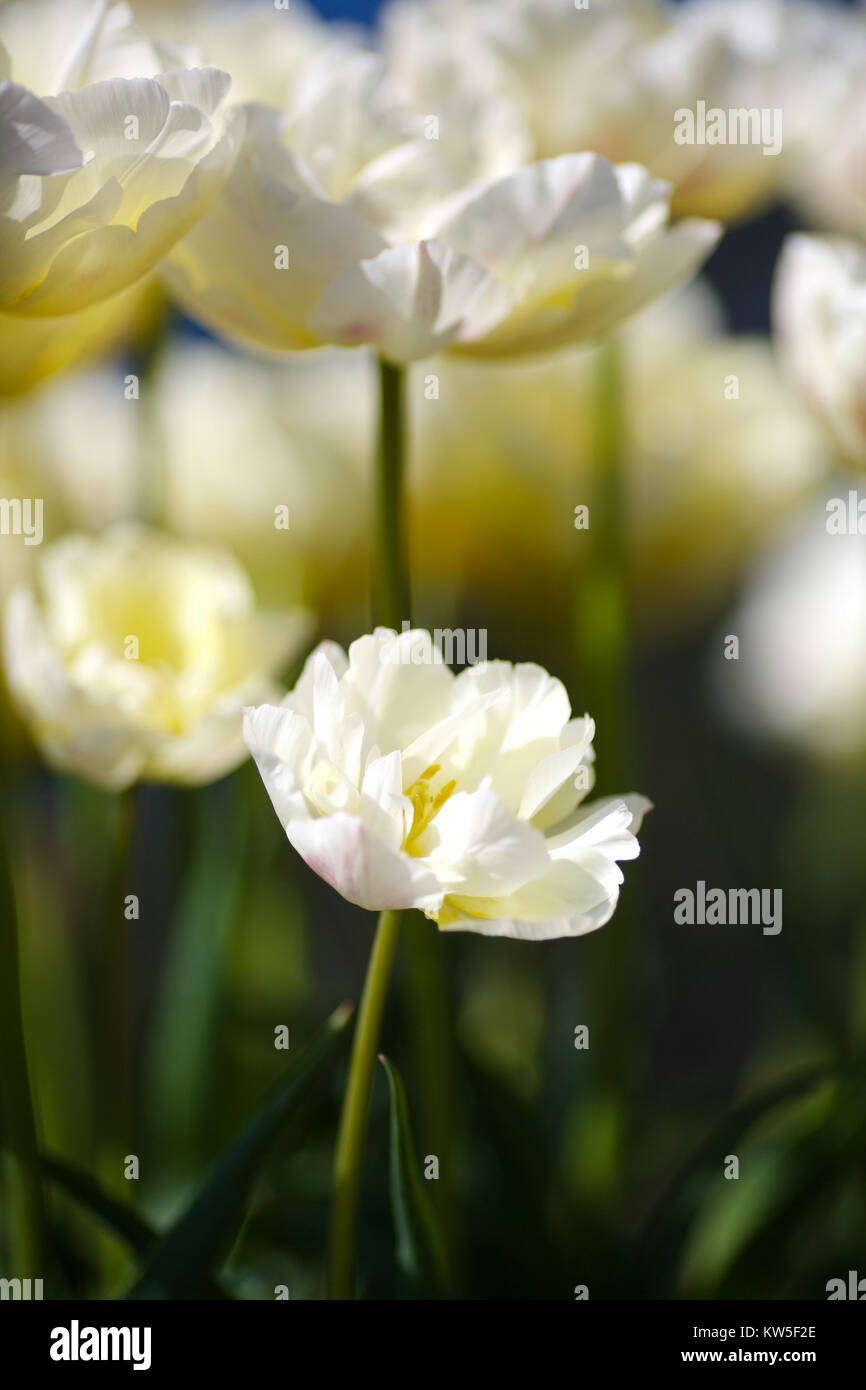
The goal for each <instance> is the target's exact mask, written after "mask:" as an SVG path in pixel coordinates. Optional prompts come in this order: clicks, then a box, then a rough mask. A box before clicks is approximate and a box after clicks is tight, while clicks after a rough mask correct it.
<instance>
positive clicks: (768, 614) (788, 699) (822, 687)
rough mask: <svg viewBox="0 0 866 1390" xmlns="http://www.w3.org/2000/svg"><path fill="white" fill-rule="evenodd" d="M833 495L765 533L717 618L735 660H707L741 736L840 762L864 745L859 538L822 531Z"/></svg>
mask: <svg viewBox="0 0 866 1390" xmlns="http://www.w3.org/2000/svg"><path fill="white" fill-rule="evenodd" d="M839 494H841V495H842V496H843V497H847V489H846V488H845V487H844V486H842V487H840V488H839V489H837V495H839ZM834 502H835V498H828V499H827V501H826V502H825V501H824V500H823V499H822V501H821V502H820V503H819V504H818V505H817V506H815V507H813V508H810V509H809V510H808V511H807V512H806V513H805V514H803V515H802V516H799V517H798V518H797V519H796V521H795V522H794V523H793V524H792V525H791V526H789V527H787V528H786V529H785V530H784V532H783V533H781V534H780V535H778V536H777V537H776V538H775V540H774V543H773V545H772V548H771V549H770V551H769V553H768V554H767V555H766V556H765V557H764V558H763V559H762V560H761V562H760V564H759V565H758V566H757V567H756V570H755V572H754V573H753V575H752V576H751V580H750V583H749V585H748V587H747V588H746V591H745V595H744V597H743V599H742V602H741V603H740V604H739V606H738V607H737V609H736V610H735V612H734V613H733V614H731V615H730V616H729V618H728V619H727V620H726V623H725V634H727V633H736V634H737V635H738V637H739V641H740V659H739V660H738V661H723V660H719V661H716V662H714V665H713V681H714V685H715V688H716V691H717V693H718V697H719V700H720V703H721V705H722V707H723V708H724V709H725V711H726V712H727V713H728V714H729V716H730V717H731V718H732V719H733V720H734V722H736V723H737V724H739V725H740V726H742V727H744V728H746V729H748V730H749V731H750V732H751V733H753V734H759V735H761V736H763V737H765V738H772V739H777V740H782V741H784V742H787V743H790V744H792V745H794V746H797V747H799V748H801V749H803V750H805V751H807V752H809V753H811V754H813V755H815V756H817V757H820V758H828V759H850V758H851V757H852V756H860V755H862V754H863V753H864V752H866V643H864V641H863V633H864V632H866V538H864V536H863V535H862V534H837V533H834V532H833V531H832V529H828V514H829V508H830V507H832V506H833V505H834ZM722 642H723V634H720V636H719V645H718V647H717V650H718V651H721V650H722ZM722 668H724V669H722Z"/></svg>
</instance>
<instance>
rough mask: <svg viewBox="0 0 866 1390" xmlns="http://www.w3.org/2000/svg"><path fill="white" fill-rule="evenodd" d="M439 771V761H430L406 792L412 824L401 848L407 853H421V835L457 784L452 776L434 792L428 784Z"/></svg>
mask: <svg viewBox="0 0 866 1390" xmlns="http://www.w3.org/2000/svg"><path fill="white" fill-rule="evenodd" d="M439 771H440V766H439V763H432V764H431V765H430V767H428V768H425V770H424V771H423V772H422V773H421V776H420V777H417V778H416V779H415V781H414V782H413V783H412V785H411V787H410V788H409V789H408V791H407V792H406V795H407V797H408V798H409V800H410V802H411V803H412V824H411V826H410V827H409V834H408V835H407V836H406V839H405V841H404V843H403V848H404V850H405V851H406V853H407V854H420V853H421V850H420V848H419V841H420V839H421V836H422V835H423V834H424V831H425V830H426V829H427V827H428V826H429V825H430V823H431V821H432V820H433V819H434V818H435V816H436V814H437V812H438V811H440V810H441V808H442V807H443V806H444V805H445V802H446V801H447V800H448V798H449V796H450V795H451V793H452V792H453V791H454V788H455V787H456V786H457V783H456V781H455V780H454V778H453V777H452V779H451V781H450V782H446V783H445V785H444V786H442V787H440V788H439V790H438V791H436V792H434V790H433V788H432V786H431V785H430V784H431V782H432V781H433V778H434V777H435V776H436V774H437V773H438V772H439Z"/></svg>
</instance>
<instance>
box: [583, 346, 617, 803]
mask: <svg viewBox="0 0 866 1390" xmlns="http://www.w3.org/2000/svg"><path fill="white" fill-rule="evenodd" d="M622 387H623V381H622V362H621V359H620V350H619V344H618V342H617V341H616V339H615V338H609V339H607V340H606V341H605V342H604V343H602V345H601V346H600V348H599V349H598V353H597V355H596V363H595V390H594V399H595V430H594V439H593V464H594V474H593V480H592V485H591V494H590V518H589V531H588V532H587V533H586V534H587V536H588V541H589V555H588V557H587V558H588V561H589V564H588V566H587V569H586V572H585V573H584V574H583V575H582V578H581V583H580V585H579V586H578V590H577V595H576V599H575V645H576V651H577V656H578V661H579V663H580V676H581V688H582V691H583V692H584V696H585V701H584V703H585V705H586V708H587V709H588V710H589V712H590V714H592V715H594V716H595V717H596V718H597V719H598V729H597V731H596V737H595V751H596V756H597V759H598V775H599V789H600V790H602V791H605V792H607V791H609V792H624V791H626V790H627V788H626V786H625V784H624V780H623V779H624V778H626V777H627V775H628V771H627V770H628V766H629V747H628V717H627V712H628V679H629V671H628V646H629V617H628V576H627V564H628V555H627V547H626V536H625V519H626V518H625V508H626V498H625V480H624V477H623V451H624V441H623V432H622Z"/></svg>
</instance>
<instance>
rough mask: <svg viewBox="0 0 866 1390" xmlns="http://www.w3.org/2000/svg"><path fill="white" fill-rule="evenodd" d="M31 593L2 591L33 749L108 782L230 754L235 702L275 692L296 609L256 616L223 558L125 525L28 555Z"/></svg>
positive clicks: (204, 775)
mask: <svg viewBox="0 0 866 1390" xmlns="http://www.w3.org/2000/svg"><path fill="white" fill-rule="evenodd" d="M37 570H38V575H37V581H38V587H31V586H25V585H22V586H19V587H17V588H15V589H13V591H12V593H11V594H10V596H9V599H8V601H7V605H6V615H5V632H4V659H5V670H6V678H7V682H8V685H9V689H10V692H11V694H12V697H13V699H14V701H15V703H16V705H17V707H18V709H19V711H20V713H21V715H22V717H23V719H24V720H25V722H26V723H27V724H28V726H29V727H30V729H31V731H32V733H33V736H34V738H35V740H36V742H37V744H38V746H39V748H40V751H41V752H42V754H43V756H44V757H45V758H46V759H47V761H48V762H50V763H51V764H52V765H53V766H55V767H57V768H58V769H60V770H61V771H64V772H71V773H75V774H76V775H78V776H80V777H85V778H88V779H90V780H91V781H94V782H97V783H99V784H100V785H101V786H104V787H107V788H110V789H112V790H119V789H120V788H122V787H125V786H128V785H129V784H130V783H132V782H134V781H136V780H139V779H143V780H147V781H159V782H181V783H203V782H210V781H213V780H214V779H216V778H217V777H221V776H223V775H224V774H225V773H227V772H230V771H231V770H232V769H233V768H234V767H236V766H237V765H238V764H239V763H240V762H241V761H242V760H243V757H244V743H243V737H242V730H241V710H242V708H243V706H244V705H247V704H249V702H250V700H264V699H273V698H279V689H278V687H277V685H276V684H275V680H274V677H275V675H276V674H277V672H278V671H279V670H280V668H281V667H283V666H284V665H286V664H287V663H288V662H289V661H290V660H291V659H292V658H293V657H294V656H295V655H296V654H297V653H298V651H299V650H300V648H301V644H302V642H303V640H304V637H305V635H306V632H307V629H308V619H307V616H306V615H305V614H304V613H302V612H301V611H300V610H295V611H294V612H290V613H270V612H265V611H262V610H258V609H257V608H256V606H255V598H254V595H253V591H252V588H251V586H250V583H249V581H248V579H247V577H246V575H245V573H244V571H243V570H242V569H241V568H240V566H239V565H238V564H237V563H236V562H235V561H234V560H233V559H232V558H231V557H230V556H229V555H227V554H225V553H223V552H221V551H212V550H208V549H205V548H204V547H198V546H193V545H189V544H186V543H182V542H179V541H176V540H173V539H172V538H170V537H169V536H166V535H162V534H160V533H159V532H154V531H149V530H147V529H144V528H141V527H138V526H134V525H128V524H124V525H118V526H116V527H114V528H112V529H111V530H109V531H106V532H105V533H103V534H102V535H101V536H99V537H96V538H95V539H94V538H91V537H88V536H84V535H70V536H66V537H65V538H64V539H63V540H60V541H57V542H55V543H54V544H53V545H51V546H48V547H47V548H46V549H45V551H44V553H43V552H40V555H39V560H38V561H37Z"/></svg>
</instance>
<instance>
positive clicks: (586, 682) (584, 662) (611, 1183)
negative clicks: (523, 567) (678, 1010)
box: [574, 338, 635, 1193]
mask: <svg viewBox="0 0 866 1390" xmlns="http://www.w3.org/2000/svg"><path fill="white" fill-rule="evenodd" d="M594 401H595V415H594V439H593V464H594V472H593V477H592V484H591V489H590V496H589V506H590V518H589V530H588V532H586V533H584V534H585V535H586V539H587V543H588V555H587V557H586V559H587V564H586V566H585V567H584V568H583V569H582V571H581V579H580V583H579V585H578V588H577V593H576V596H575V604H574V637H575V651H576V655H577V659H578V664H579V672H580V688H581V692H582V695H583V706H584V708H586V709H588V710H589V712H590V714H591V715H592V716H593V717H594V718H595V719H596V720H597V721H598V722H597V730H596V736H595V740H594V743H595V752H596V759H597V762H596V767H597V775H598V783H597V787H596V790H597V791H600V792H601V793H602V794H605V795H610V794H622V793H623V792H626V791H628V790H630V788H631V786H632V784H633V781H634V776H633V768H632V748H631V743H630V717H629V706H630V699H629V682H630V679H631V671H630V665H629V651H630V646H629V642H630V633H629V626H630V624H629V611H628V606H629V592H628V550H627V538H626V495H625V469H624V464H625V457H624V454H625V441H624V436H623V364H622V360H621V354H620V346H619V343H618V342H617V340H616V339H615V338H609V339H607V340H606V341H605V342H603V343H602V344H601V346H600V347H599V349H598V352H597V354H596V363H595V387H594ZM634 925H635V924H634V911H633V901H632V897H631V896H630V894H629V891H628V888H626V892H625V893H624V895H623V898H622V900H621V901H620V905H619V907H618V908H617V912H616V916H615V918H614V920H613V922H612V923H611V924H610V925H609V926H608V927H607V928H606V930H605V932H604V933H603V941H602V942H601V943H600V947H599V950H600V954H601V962H600V964H601V969H602V981H601V991H600V997H599V1013H598V1015H597V1023H596V1028H597V1030H598V1032H600V1034H601V1042H600V1046H599V1048H598V1050H597V1054H596V1055H597V1061H598V1072H597V1074H596V1076H595V1087H596V1092H595V1096H594V1098H593V1100H592V1102H591V1104H590V1108H589V1111H588V1112H587V1113H588V1114H590V1115H593V1116H595V1119H594V1120H593V1123H594V1124H598V1123H601V1117H603V1118H604V1124H605V1126H606V1128H607V1130H608V1132H609V1135H610V1142H611V1151H610V1156H609V1162H608V1164H607V1165H606V1169H607V1184H608V1191H609V1192H610V1193H613V1192H614V1191H615V1189H616V1185H617V1182H618V1180H619V1176H620V1172H619V1169H620V1162H621V1157H622V1153H623V1145H624V1137H625V1135H624V1129H625V1119H626V1116H625V1102H624V1097H625V1093H626V1088H627V1085H628V1079H629V1078H628V1073H629V1070H630V1066H631V1062H632V1059H633V1056H634V1051H633V1048H634V1021H635V1002H634V998H633V979H632V970H633V942H634Z"/></svg>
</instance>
